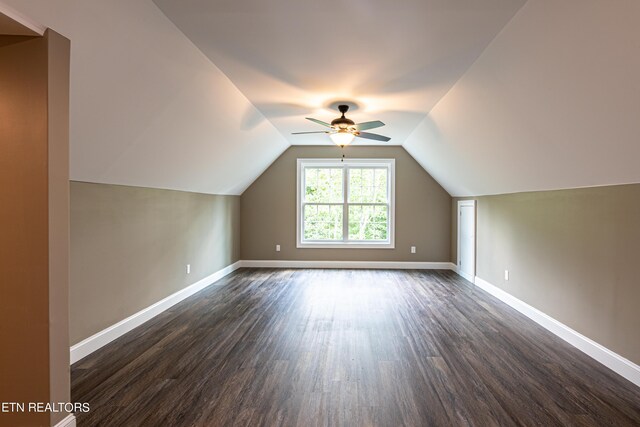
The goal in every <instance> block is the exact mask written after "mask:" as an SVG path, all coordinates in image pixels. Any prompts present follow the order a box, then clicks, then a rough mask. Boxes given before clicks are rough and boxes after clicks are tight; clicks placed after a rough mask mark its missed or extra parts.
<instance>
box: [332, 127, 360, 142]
mask: <svg viewBox="0 0 640 427" xmlns="http://www.w3.org/2000/svg"><path fill="white" fill-rule="evenodd" d="M355 137H356V136H355V135H354V134H352V133H351V132H349V131H348V130H346V129H340V130H339V131H338V132H336V133H330V134H329V138H331V140H332V141H333V143H334V144H336V145H349V144H351V143H352V142H353V139H354V138H355Z"/></svg>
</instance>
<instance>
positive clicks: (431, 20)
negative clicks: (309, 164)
mask: <svg viewBox="0 0 640 427" xmlns="http://www.w3.org/2000/svg"><path fill="white" fill-rule="evenodd" d="M154 2H155V3H156V4H157V5H158V6H159V7H160V9H161V10H162V11H163V12H164V13H165V14H166V15H167V16H168V17H169V19H171V20H172V21H173V22H174V23H175V24H176V26H177V27H178V28H180V30H182V32H184V34H186V35H187V37H189V38H190V39H191V40H192V41H193V42H194V43H195V45H196V46H198V47H199V48H200V49H201V50H202V52H204V54H205V55H206V56H207V57H209V59H211V61H212V62H213V63H214V64H215V65H216V66H218V67H220V69H221V70H222V71H223V72H224V73H225V74H226V75H227V76H228V77H229V79H231V81H232V82H233V83H234V84H235V85H236V86H237V87H238V88H239V89H240V91H242V93H244V94H245V95H246V96H247V98H248V99H249V101H251V102H252V103H253V105H254V106H256V107H257V109H258V110H259V111H260V112H261V113H262V115H256V114H253V113H252V112H248V113H247V114H246V115H245V116H244V117H243V126H245V127H247V128H252V127H254V126H257V125H259V124H260V122H261V120H264V118H266V119H267V120H269V121H271V123H273V125H274V126H275V127H276V128H277V129H278V130H279V131H280V132H281V133H282V135H283V136H284V137H285V138H286V139H287V140H288V141H289V143H291V144H313V145H317V144H330V143H331V142H330V140H329V138H327V136H326V135H298V136H292V135H291V132H295V131H311V130H321V128H320V126H318V125H316V124H314V123H311V122H309V121H306V120H304V117H305V116H312V117H315V118H318V119H320V120H324V121H331V119H333V118H335V117H336V116H338V115H339V114H338V113H337V111H336V110H328V109H327V108H326V107H327V106H328V105H329V104H331V103H332V101H336V100H341V99H342V100H349V101H352V102H355V103H357V104H359V105H360V108H359V110H358V111H355V112H353V114H350V115H348V117H350V118H352V119H354V120H355V121H356V122H360V121H367V120H382V121H383V122H385V123H386V124H387V126H385V127H383V128H379V129H376V130H372V132H379V133H380V134H384V135H387V136H390V137H391V138H392V139H391V141H390V143H391V144H398V145H400V144H402V143H403V142H404V141H405V139H406V138H407V136H408V135H409V134H410V133H411V132H412V131H413V130H414V129H415V128H416V126H417V125H418V124H419V123H420V121H421V120H422V119H424V117H425V116H426V115H427V113H428V112H429V111H430V110H431V108H432V107H433V106H434V105H435V104H436V103H437V102H438V100H439V99H440V98H442V96H443V95H444V94H445V93H446V92H447V91H448V90H449V89H451V87H452V86H453V84H454V83H455V82H456V81H457V80H458V79H459V78H460V76H461V75H462V74H463V73H464V71H466V70H467V69H468V68H469V66H470V65H471V64H472V63H473V61H474V60H475V59H476V58H477V57H478V56H479V55H480V53H481V52H482V51H483V50H484V48H485V47H486V46H487V44H488V43H489V42H490V41H491V40H492V39H493V38H494V37H495V36H496V34H497V33H498V32H499V31H500V30H501V29H502V28H503V27H504V25H505V24H506V23H507V22H508V21H509V19H510V18H511V17H512V16H513V15H514V14H515V13H516V11H517V10H518V9H519V8H520V7H521V6H522V5H523V3H524V0H483V1H481V2H479V1H477V0H402V1H398V0H348V1H345V0H326V1H311V0H270V1H264V0H243V1H237V0H222V1H205V0H154ZM263 116H264V117H263ZM357 141H360V143H366V144H371V143H375V142H372V141H371V140H357Z"/></svg>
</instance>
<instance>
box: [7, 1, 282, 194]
mask: <svg viewBox="0 0 640 427" xmlns="http://www.w3.org/2000/svg"><path fill="white" fill-rule="evenodd" d="M3 1H4V2H5V3H7V4H8V5H9V6H10V7H13V8H15V9H16V10H19V11H20V13H22V14H24V15H26V16H28V17H29V18H31V19H32V20H35V21H37V22H39V23H41V24H43V25H44V26H46V27H50V28H52V29H54V30H56V31H57V32H59V33H61V34H63V35H64V36H66V37H67V38H69V39H70V40H71V89H70V92H71V93H70V175H71V179H72V180H77V181H88V182H100V183H110V184H123V185H134V186H142V187H153V188H167V189H177V190H186V191H193V192H201V193H210V194H241V193H242V192H243V191H244V189H245V188H246V187H247V186H249V185H250V184H251V183H252V182H253V181H254V180H255V178H256V177H257V176H259V175H260V174H261V173H262V171H264V169H266V168H267V167H268V166H269V164H271V162H272V161H273V160H274V159H275V158H277V157H278V156H279V155H280V154H281V153H282V152H283V151H284V150H285V149H286V148H287V147H288V143H287V141H286V140H285V139H284V138H283V137H282V136H281V135H280V133H279V132H278V131H277V130H276V129H275V128H274V127H273V126H272V125H271V123H270V122H269V121H266V120H259V123H257V124H256V125H255V126H252V127H250V128H249V127H247V126H245V125H244V124H243V121H242V120H243V117H244V116H245V115H247V114H250V115H252V116H255V117H257V118H260V117H261V115H260V113H259V112H258V111H256V109H255V108H254V107H253V105H252V104H251V102H249V101H248V100H247V99H246V97H245V96H244V95H243V94H242V93H241V92H240V91H239V90H238V89H237V88H236V87H235V86H234V85H233V83H231V82H230V81H229V79H228V78H227V76H225V75H224V74H223V73H222V72H221V71H220V70H219V69H218V68H217V67H216V66H215V65H213V64H212V63H211V61H209V60H208V59H207V58H206V57H205V56H204V55H203V54H202V52H200V50H198V49H197V48H196V47H195V46H194V45H193V44H192V43H191V42H190V41H189V40H188V39H187V38H186V37H185V36H184V34H182V33H181V32H180V31H179V30H178V29H177V28H176V27H175V26H174V25H173V24H172V23H171V22H170V21H169V20H168V19H167V18H166V16H165V15H164V14H163V13H162V12H161V11H160V10H159V9H158V8H157V7H156V6H155V5H154V4H153V2H152V1H151V0H117V1H116V0H99V1H98V0H93V1H84V0H82V1H80V0H55V1H54V0H3Z"/></svg>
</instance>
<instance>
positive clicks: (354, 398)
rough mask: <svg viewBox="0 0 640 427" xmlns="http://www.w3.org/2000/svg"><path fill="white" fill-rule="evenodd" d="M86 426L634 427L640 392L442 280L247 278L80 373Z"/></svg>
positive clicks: (462, 285) (368, 274)
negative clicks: (87, 407) (86, 407)
mask: <svg viewBox="0 0 640 427" xmlns="http://www.w3.org/2000/svg"><path fill="white" fill-rule="evenodd" d="M71 373H72V399H73V401H75V402H90V404H91V411H90V412H89V413H87V414H77V416H78V425H79V426H80V427H84V426H119V427H120V426H126V427H129V426H143V425H144V426H170V427H171V426H232V425H238V426H261V425H265V426H272V425H282V426H393V427H395V426H403V425H405V426H464V425H476V426H494V425H499V426H510V425H526V426H530V425H541V426H573V425H580V426H609V425H610V426H639V425H640V389H639V388H637V387H635V386H634V385H633V384H631V383H630V382H628V381H626V380H624V379H623V378H622V377H619V376H618V375H616V374H614V373H613V372H611V371H609V370H608V369H606V368H604V367H602V366H601V365H599V364H598V363H596V362H595V361H593V360H592V359H590V358H589V357H587V356H586V355H584V354H582V353H581V352H579V351H578V350H576V349H575V348H573V347H571V346H570V345H568V344H566V343H565V342H564V341H561V340H560V339H559V338H557V337H555V336H553V335H552V334H550V333H549V332H547V331H546V330H544V329H542V328H541V327H539V326H538V325H536V324H535V323H533V322H532V321H530V320H529V319H527V318H525V317H524V316H522V315H521V314H519V313H518V312H516V311H514V310H513V309H511V308H510V307H508V306H506V305H505V304H503V303H502V302H500V301H498V300H496V299H494V298H493V297H491V296H490V295H488V294H486V293H484V292H483V291H481V290H479V289H477V288H474V287H473V286H472V285H471V284H469V283H468V282H466V281H465V280H463V279H461V278H460V277H459V276H458V275H456V274H455V273H453V272H449V271H382V270H378V271H372V270H276V269H241V270H238V271H237V272H235V273H234V274H232V275H230V276H227V277H226V278H224V279H222V280H221V281H220V282H218V284H216V285H214V286H210V287H209V288H207V289H205V290H203V291H202V292H200V293H198V294H196V295H194V296H193V297H191V298H189V299H187V300H185V301H183V302H182V303H180V304H178V305H176V306H174V307H173V308H172V309H171V310H169V311H166V312H164V313H163V314H161V315H160V316H158V317H156V318H154V319H153V320H151V321H150V322H148V323H146V324H144V325H142V326H141V327H139V328H137V329H135V330H133V331H131V332H130V333H128V334H126V335H125V336H123V337H121V338H120V339H118V340H116V341H114V342H113V343H111V344H109V345H107V346H106V347H104V348H102V349H101V350H99V351H97V352H95V353H94V354H92V355H90V356H88V357H86V358H85V359H83V360H81V361H79V362H78V363H76V364H75V365H73V367H72V371H71Z"/></svg>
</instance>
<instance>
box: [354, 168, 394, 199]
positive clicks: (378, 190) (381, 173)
mask: <svg viewBox="0 0 640 427" xmlns="http://www.w3.org/2000/svg"><path fill="white" fill-rule="evenodd" d="M387 171H388V170H387V169H386V168H351V169H349V202H351V203H386V202H387V199H388V196H387Z"/></svg>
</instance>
